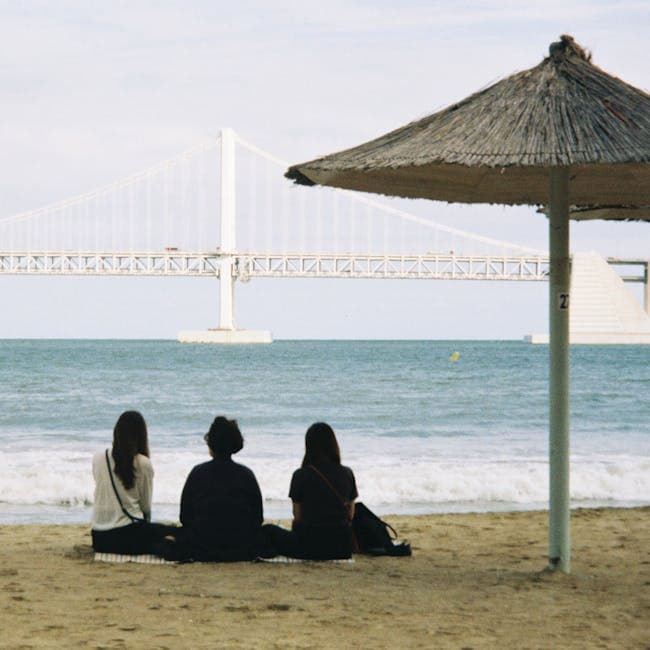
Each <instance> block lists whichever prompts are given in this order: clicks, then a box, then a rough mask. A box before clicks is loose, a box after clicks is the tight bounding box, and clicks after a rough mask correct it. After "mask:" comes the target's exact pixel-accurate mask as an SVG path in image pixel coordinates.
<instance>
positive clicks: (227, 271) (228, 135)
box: [219, 129, 235, 330]
mask: <svg viewBox="0 0 650 650" xmlns="http://www.w3.org/2000/svg"><path fill="white" fill-rule="evenodd" d="M234 250H235V133H234V131H233V130H232V129H221V252H222V253H226V256H224V257H223V258H222V259H221V262H220V263H219V329H222V330H233V329H235V318H234V312H235V309H234V302H235V279H234V277H233V273H232V264H233V259H232V257H231V255H230V253H233V252H234Z"/></svg>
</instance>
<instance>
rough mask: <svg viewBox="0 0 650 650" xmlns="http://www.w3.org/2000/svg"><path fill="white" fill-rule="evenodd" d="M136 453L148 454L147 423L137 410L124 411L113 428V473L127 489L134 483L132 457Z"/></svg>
mask: <svg viewBox="0 0 650 650" xmlns="http://www.w3.org/2000/svg"><path fill="white" fill-rule="evenodd" d="M136 454H142V455H143V456H149V442H148V440H147V425H146V423H145V421H144V418H143V417H142V415H140V413H138V412H137V411H125V412H124V413H122V415H120V417H119V418H118V419H117V422H116V423H115V428H114V429H113V460H114V461H115V473H116V474H117V475H118V476H119V477H120V480H121V481H122V485H124V487H125V488H126V489H127V490H130V489H131V488H132V487H133V485H134V483H135V468H134V467H133V459H134V458H135V456H136Z"/></svg>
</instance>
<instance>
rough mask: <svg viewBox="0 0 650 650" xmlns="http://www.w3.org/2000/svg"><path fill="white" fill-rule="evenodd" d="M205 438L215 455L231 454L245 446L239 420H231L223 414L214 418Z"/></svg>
mask: <svg viewBox="0 0 650 650" xmlns="http://www.w3.org/2000/svg"><path fill="white" fill-rule="evenodd" d="M203 439H204V440H205V441H206V442H207V443H208V447H210V449H211V450H212V453H213V454H214V455H215V456H231V455H232V454H236V453H237V452H238V451H240V450H241V449H243V447H244V438H243V436H242V434H241V431H240V430H239V425H238V424H237V420H229V419H228V418H225V417H224V416H223V415H219V416H217V417H216V418H215V419H214V421H213V422H212V425H211V426H210V430H209V431H208V432H207V433H206V434H205V436H203Z"/></svg>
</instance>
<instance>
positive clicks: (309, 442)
mask: <svg viewBox="0 0 650 650" xmlns="http://www.w3.org/2000/svg"><path fill="white" fill-rule="evenodd" d="M322 463H335V464H336V465H340V464H341V451H340V449H339V443H338V442H337V441H336V436H335V435H334V430H333V429H332V427H331V426H330V425H329V424H326V423H325V422H314V424H312V425H311V426H310V427H309V429H307V433H306V434H305V457H304V458H303V459H302V466H303V467H307V466H308V465H320V464H322Z"/></svg>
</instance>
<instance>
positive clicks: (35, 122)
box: [0, 0, 650, 339]
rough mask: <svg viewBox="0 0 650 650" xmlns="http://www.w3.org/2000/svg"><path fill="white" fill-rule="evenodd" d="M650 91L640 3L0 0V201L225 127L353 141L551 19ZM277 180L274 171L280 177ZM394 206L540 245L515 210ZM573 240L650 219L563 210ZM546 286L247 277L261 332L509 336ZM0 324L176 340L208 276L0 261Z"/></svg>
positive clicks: (295, 142) (538, 51) (51, 334)
mask: <svg viewBox="0 0 650 650" xmlns="http://www.w3.org/2000/svg"><path fill="white" fill-rule="evenodd" d="M564 33H568V34H572V35H573V36H574V37H575V39H576V40H577V41H578V42H579V43H580V44H582V45H583V46H584V47H586V48H587V49H588V50H590V51H591V52H592V54H593V59H592V60H593V62H594V63H595V64H596V65H598V66H599V67H601V68H603V69H605V70H606V71H608V72H609V73H611V74H614V75H616V76H618V77H621V78H622V79H624V80H625V81H627V82H628V83H631V84H633V85H635V86H637V87H640V88H642V89H644V90H646V91H647V90H648V76H647V68H648V61H649V60H650V57H649V54H650V45H649V44H648V37H647V35H648V33H650V3H649V2H648V0H643V1H641V0H615V1H609V0H607V1H605V0H602V1H598V0H590V1H586V0H575V1H574V2H572V3H566V2H564V1H559V0H547V1H545V2H522V1H507V0H486V1H484V2H480V1H478V0H477V1H474V2H469V1H463V0H445V1H437V2H436V1H435V0H432V1H426V2H425V1H424V0H422V1H411V0H402V1H400V2H382V1H381V0H373V1H372V2H370V1H368V2H366V1H354V0H346V1H343V0H328V2H312V1H311V0H306V1H305V0H302V1H300V2H297V1H278V2H274V1H269V0H267V1H264V0H259V1H250V0H240V1H238V2H236V3H235V2H230V1H229V2H219V1H207V0H206V1H197V0H182V1H180V0H179V1H175V0H167V1H165V0H161V1H156V2H154V1H150V2H145V1H141V0H129V1H128V2H127V1H124V2H123V1H112V0H103V1H102V2H96V1H95V0H84V1H78V0H59V1H57V2H55V3H54V2H49V1H45V0H43V1H35V0H25V1H22V2H15V1H8V0H0V49H1V51H2V56H1V57H0V99H1V101H0V116H1V117H2V119H1V120H0V134H1V142H2V147H1V148H0V168H1V171H2V173H1V174H0V218H2V217H6V216H9V215H11V214H14V213H18V212H22V211H26V210H30V209H33V208H36V207H39V206H41V205H45V204H48V203H51V202H53V201H57V200H61V199H65V198H67V197H70V196H75V195H78V194H80V193H82V192H85V191H87V190H90V189H93V188H95V187H98V186H102V185H105V184H107V183H111V182H112V181H115V180H117V179H120V178H123V177H125V176H127V175H129V174H130V173H132V172H135V171H138V170H140V169H144V168H147V167H149V166H151V165H154V164H156V163H157V162H159V161H161V160H165V159H168V158H170V157H172V156H174V155H176V154H178V153H180V152H181V151H183V150H184V149H187V148H188V147H191V146H192V145H194V144H195V143H196V142H198V141H201V140H203V139H204V138H206V137H210V136H213V135H215V134H216V133H217V132H218V131H219V129H220V128H222V127H231V128H233V129H234V130H235V131H236V132H237V133H239V134H240V135H241V136H242V137H243V138H244V139H245V140H247V141H249V142H252V143H254V144H256V145H257V146H259V147H261V148H262V149H265V150H267V151H269V152H272V153H273V154H274V155H276V156H277V157H279V158H282V159H285V160H288V161H290V162H292V163H297V162H301V161H304V160H308V159H311V158H314V157H316V156H318V155H322V154H326V153H330V152H332V151H335V150H339V149H342V148H345V147H349V146H354V145H355V144H359V143H361V142H364V141H366V140H369V139H371V138H374V137H377V136H379V135H381V134H382V133H384V132H386V131H388V130H390V129H393V128H396V127H398V126H400V125H402V124H404V123H406V122H409V121H411V120H413V119H417V118H419V117H422V116H424V115H427V114H429V113H431V112H434V111H436V110H438V109H441V108H444V107H445V106H447V105H449V104H451V103H453V102H455V101H457V100H459V99H462V98H464V97H465V96H467V95H468V94H470V93H473V92H475V91H476V90H478V89H480V88H482V87H485V86H486V85H488V84H490V83H493V82H494V81H496V80H498V79H500V78H503V77H505V76H507V75H509V74H511V73H513V72H515V71H518V70H524V69H526V68H529V67H532V66H534V65H536V64H538V63H539V62H540V61H541V60H542V59H543V58H544V57H545V56H546V55H547V53H548V46H549V44H550V43H551V42H552V41H555V40H557V39H558V37H559V35H560V34H564ZM287 182H288V181H287ZM401 204H402V205H405V206H407V209H409V210H411V211H415V212H417V213H418V214H422V215H426V216H427V217H428V218H431V219H433V220H435V221H437V222H439V223H443V224H447V225H451V226H455V227H458V228H461V229H465V230H469V231H472V232H476V233H477V234H482V235H487V236H490V237H495V238H498V239H505V240H508V241H515V242H519V243H521V244H523V245H526V246H531V247H534V248H541V249H546V247H547V224H546V221H545V219H544V217H542V216H540V215H536V214H535V213H534V210H532V209H531V208H523V207H520V208H505V207H499V206H471V207H468V206H453V205H452V206H450V205H447V204H442V203H435V202H425V201H403V202H402V203H401ZM571 237H572V244H571V246H572V249H573V250H575V251H589V250H595V251H597V252H599V253H600V254H602V255H604V256H609V255H612V256H619V257H644V258H647V257H650V224H628V223H624V224H616V223H606V222H593V223H580V224H574V225H572V231H571ZM547 294H548V287H547V285H546V284H545V283H522V284H519V283H515V282H457V281H456V282H449V281H447V282H444V281H397V280H390V281H388V280H387V281H378V280H253V281H251V282H249V283H248V284H245V285H239V284H238V286H237V289H236V318H237V324H238V326H239V327H242V328H249V329H269V330H271V331H272V332H273V335H274V337H276V338H387V339H398V338H420V339H457V338H462V339H504V338H505V339H520V338H522V337H523V336H524V335H526V334H530V333H541V332H546V331H547V330H548V327H547ZM0 296H2V303H1V304H2V309H1V313H2V316H1V317H0V338H16V337H17V338H23V337H24V338H31V337H39V338H58V337H71V338H77V337H80V338H175V336H176V333H177V332H178V331H179V330H181V329H204V328H207V327H214V326H216V324H217V322H218V283H217V281H216V280H211V279H204V278H162V279H159V278H156V279H154V278H135V279H133V278H130V279H127V278H107V277H103V278H75V277H67V278H55V277H45V276H41V277H39V276H34V277H20V276H0Z"/></svg>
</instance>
